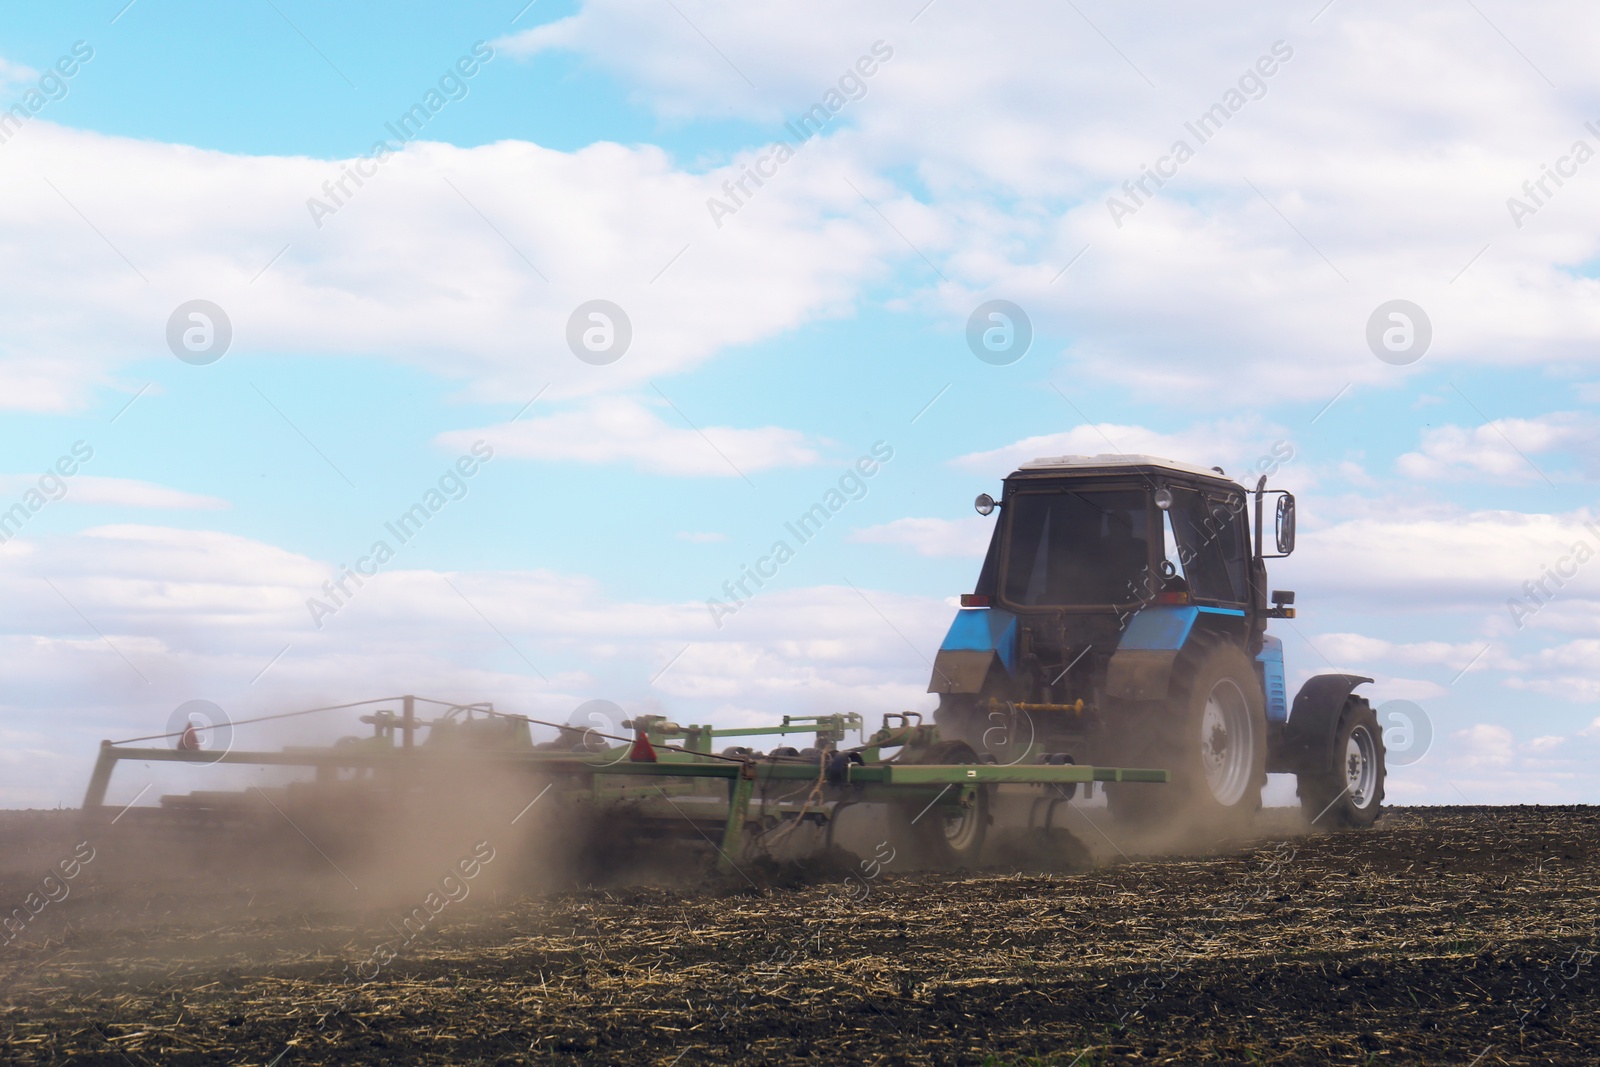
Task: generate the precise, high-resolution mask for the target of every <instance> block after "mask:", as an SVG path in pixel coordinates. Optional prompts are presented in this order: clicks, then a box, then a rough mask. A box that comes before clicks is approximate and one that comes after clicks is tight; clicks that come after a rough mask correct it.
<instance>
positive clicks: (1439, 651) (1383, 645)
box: [1316, 633, 1506, 674]
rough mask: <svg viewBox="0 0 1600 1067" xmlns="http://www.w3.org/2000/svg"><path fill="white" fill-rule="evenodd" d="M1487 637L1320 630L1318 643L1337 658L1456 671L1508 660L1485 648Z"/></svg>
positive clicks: (1345, 660) (1331, 655)
mask: <svg viewBox="0 0 1600 1067" xmlns="http://www.w3.org/2000/svg"><path fill="white" fill-rule="evenodd" d="M1486 644H1489V643H1488V642H1485V641H1478V642H1471V641H1468V642H1464V643H1461V644H1451V643H1449V642H1445V641H1418V642H1412V643H1397V642H1393V641H1385V640H1382V639H1381V638H1376V637H1367V636H1365V635H1363V634H1351V633H1331V634H1319V635H1317V638H1316V646H1317V648H1319V649H1321V650H1322V651H1323V652H1325V653H1326V654H1327V655H1328V656H1329V657H1330V658H1332V659H1333V660H1334V661H1335V662H1344V663H1371V662H1374V661H1382V662H1388V663H1399V664H1405V665H1408V666H1423V667H1439V668H1441V669H1444V670H1448V671H1450V672H1451V673H1452V674H1454V673H1455V672H1457V671H1464V670H1466V669H1467V667H1468V666H1471V665H1485V666H1487V665H1492V664H1494V663H1496V662H1501V663H1504V662H1506V661H1505V659H1504V657H1503V656H1501V657H1497V656H1496V655H1495V653H1494V648H1493V646H1492V645H1490V646H1489V648H1488V650H1487V651H1485V647H1484V646H1485V645H1486Z"/></svg>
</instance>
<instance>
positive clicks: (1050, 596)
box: [928, 455, 1376, 810]
mask: <svg viewBox="0 0 1600 1067" xmlns="http://www.w3.org/2000/svg"><path fill="white" fill-rule="evenodd" d="M1266 481H1267V480H1266V478H1265V477H1262V478H1261V479H1260V480H1259V481H1258V482H1257V484H1256V486H1255V487H1254V489H1246V488H1245V487H1244V486H1242V485H1240V484H1239V483H1238V482H1235V481H1234V480H1232V479H1230V478H1228V477H1227V476H1226V475H1225V474H1224V473H1223V471H1222V470H1221V469H1220V468H1216V467H1212V468H1206V467H1199V466H1194V465H1191V464H1188V463H1181V462H1176V461H1173V460H1168V459H1159V458H1156V457H1153V456H1144V455H1102V456H1059V457H1054V458H1047V459H1038V460H1034V461H1033V462H1032V463H1026V464H1024V465H1023V466H1022V467H1021V468H1019V469H1018V470H1016V471H1014V472H1012V474H1011V475H1010V476H1008V477H1007V478H1006V479H1005V482H1004V486H1003V489H1002V494H1001V498H1000V499H999V500H998V501H997V500H995V499H994V498H993V497H991V496H990V495H989V494H987V493H985V494H983V495H982V496H980V497H978V499H977V502H976V507H977V510H978V512H979V514H982V515H994V516H995V526H994V532H993V534H992V536H991V538H990V542H989V549H988V552H987V554H986V555H985V557H984V562H983V567H982V569H981V570H980V572H979V574H978V580H977V583H976V585H975V587H974V589H973V591H972V592H971V593H968V594H964V595H963V596H962V597H961V610H960V611H959V612H957V615H956V618H955V620H954V621H953V623H952V624H951V627H950V630H949V632H948V633H947V635H946V637H945V640H944V642H943V644H942V645H941V647H940V649H939V652H938V654H937V656H936V657H935V659H934V667H933V674H932V677H931V678H930V680H929V685H928V691H929V692H930V693H937V694H938V695H939V698H940V699H939V707H938V709H937V711H936V712H935V722H936V723H937V724H938V727H939V729H940V732H941V734H942V735H943V736H945V737H946V738H948V739H951V740H958V741H961V742H963V743H965V744H967V745H970V746H971V747H972V749H973V750H974V753H975V755H976V756H977V758H979V759H985V758H988V759H995V760H997V761H1002V762H1012V761H1016V760H1021V759H1038V758H1040V757H1041V756H1043V757H1047V758H1048V757H1051V756H1070V757H1071V758H1073V759H1076V760H1078V761H1080V762H1109V763H1116V762H1119V761H1120V762H1122V763H1124V764H1126V765H1131V766H1164V765H1171V766H1172V768H1173V770H1174V774H1175V780H1176V781H1180V782H1188V783H1190V784H1191V785H1193V786H1194V787H1195V791H1197V792H1198V793H1200V794H1201V795H1202V796H1203V797H1209V799H1210V801H1211V802H1214V803H1215V804H1216V805H1218V806H1221V807H1223V808H1229V809H1233V808H1238V807H1241V806H1246V807H1247V806H1249V805H1250V804H1252V803H1254V802H1255V801H1256V799H1257V798H1259V795H1260V784H1261V782H1262V781H1264V779H1265V773H1266V769H1267V767H1268V765H1269V764H1270V765H1271V769H1273V770H1280V769H1281V770H1295V769H1297V767H1298V762H1299V761H1302V759H1303V758H1310V757H1306V756H1305V753H1306V752H1309V751H1311V750H1312V749H1314V748H1315V749H1318V751H1317V752H1316V757H1317V759H1320V758H1321V756H1322V752H1321V751H1320V747H1321V741H1320V740H1318V739H1316V738H1308V737H1307V736H1302V734H1297V733H1296V732H1295V731H1294V730H1293V729H1291V727H1290V725H1289V718H1290V706H1289V701H1288V692H1287V686H1286V684H1285V677H1284V666H1283V651H1282V645H1281V643H1280V642H1279V641H1278V639H1277V638H1275V637H1272V636H1269V635H1268V633H1267V622H1268V620H1269V619H1274V618H1280V619H1282V618H1293V617H1294V610H1295V609H1294V608H1293V607H1291V606H1290V605H1292V604H1293V603H1294V594H1293V593H1291V592H1287V591H1285V592H1271V591H1269V589H1268V587H1267V572H1266V561H1267V560H1268V559H1274V558H1280V557H1282V556H1287V555H1288V554H1289V553H1290V552H1292V551H1293V549H1294V540H1295V521H1294V516H1295V512H1294V497H1293V496H1292V495H1290V494H1289V493H1287V492H1285V491H1284V490H1280V489H1267V488H1266ZM1268 498H1273V515H1272V516H1271V519H1272V522H1273V526H1274V530H1273V537H1272V539H1271V542H1270V543H1268V542H1267V540H1266V538H1265V536H1264V527H1265V524H1266V520H1267V518H1268V516H1267V515H1266V503H1267V500H1268ZM1269 547H1270V548H1272V549H1275V551H1270V552H1269V551H1268V548H1269ZM1326 678H1337V679H1346V680H1348V685H1345V687H1344V689H1343V691H1342V692H1340V691H1338V690H1339V686H1340V685H1341V684H1344V683H1341V682H1331V683H1330V682H1328V681H1326V680H1325V679H1326ZM1325 679H1314V680H1313V681H1318V682H1319V686H1317V687H1313V688H1314V689H1316V690H1317V694H1318V695H1317V697H1316V699H1317V700H1318V701H1320V704H1319V707H1320V706H1321V705H1326V704H1330V702H1331V704H1332V711H1331V712H1330V711H1327V710H1326V709H1323V710H1319V711H1318V712H1316V713H1315V714H1314V715H1307V716H1306V719H1305V721H1306V722H1308V723H1309V722H1310V720H1311V719H1313V718H1317V717H1319V716H1321V717H1323V718H1326V717H1327V715H1329V714H1332V715H1335V716H1336V717H1337V715H1339V714H1342V712H1343V705H1344V703H1345V701H1346V698H1347V697H1349V691H1350V688H1353V686H1354V685H1356V684H1359V682H1360V681H1361V680H1362V679H1359V678H1357V677H1356V676H1351V675H1337V676H1325ZM1308 685H1309V683H1308ZM1197 687H1198V688H1197ZM1200 689H1204V692H1200V691H1199V690H1200ZM1324 691H1325V692H1324ZM1304 694H1305V691H1304V690H1303V691H1302V695H1304ZM1349 699H1352V700H1359V698H1349ZM1299 706H1300V702H1299V701H1297V703H1296V707H1299ZM1362 706H1363V707H1364V706H1365V702H1364V701H1363V702H1362ZM1367 714H1368V715H1370V711H1369V712H1367ZM1174 724H1175V725H1174ZM1330 729H1334V730H1336V729H1337V722H1335V725H1334V726H1333V727H1331V728H1330ZM1369 733H1370V731H1369ZM1174 735H1181V738H1182V741H1181V743H1169V741H1170V737H1171V736H1174ZM1374 758H1376V757H1374ZM1158 759H1159V760H1162V761H1164V762H1156V760H1158ZM1141 761H1143V762H1141ZM1369 762H1370V760H1369ZM1182 792H1183V791H1182V790H1174V791H1169V794H1168V795H1169V797H1171V798H1176V797H1177V796H1179V795H1180V794H1181V793H1182ZM1375 792H1376V791H1373V790H1368V792H1367V795H1366V797H1365V799H1366V800H1367V801H1368V802H1370V803H1372V804H1375V803H1376V798H1375V796H1374V795H1373V794H1374V793H1375ZM1319 795H1320V792H1319ZM1142 802H1143V801H1141V803H1142ZM1374 810H1375V809H1374Z"/></svg>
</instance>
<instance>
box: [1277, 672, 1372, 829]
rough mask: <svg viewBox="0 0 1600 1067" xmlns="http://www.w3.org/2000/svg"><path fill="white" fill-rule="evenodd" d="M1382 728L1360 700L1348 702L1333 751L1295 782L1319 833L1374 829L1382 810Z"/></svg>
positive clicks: (1365, 703) (1355, 698) (1335, 733)
mask: <svg viewBox="0 0 1600 1067" xmlns="http://www.w3.org/2000/svg"><path fill="white" fill-rule="evenodd" d="M1383 756H1384V749H1383V727H1381V726H1379V725H1378V717H1377V715H1375V714H1374V713H1373V711H1372V705H1370V704H1368V703H1367V702H1366V700H1365V699H1364V698H1362V697H1358V696H1352V697H1351V698H1350V699H1348V700H1346V701H1345V705H1344V712H1343V713H1342V714H1341V715H1340V716H1339V728H1338V729H1337V730H1336V731H1334V735H1333V751H1332V752H1329V753H1324V754H1321V755H1319V756H1317V757H1315V758H1316V759H1317V769H1316V770H1308V771H1301V772H1300V774H1299V775H1298V776H1297V781H1298V783H1299V787H1298V789H1297V792H1298V793H1299V794H1300V808H1301V810H1302V811H1304V812H1305V815H1306V820H1307V821H1308V822H1310V823H1311V825H1312V826H1315V827H1319V828H1324V829H1326V828H1338V827H1353V828H1360V827H1365V826H1371V825H1372V824H1373V823H1375V822H1377V821H1378V814H1379V813H1380V812H1381V811H1382V809H1383V778H1384V766H1383Z"/></svg>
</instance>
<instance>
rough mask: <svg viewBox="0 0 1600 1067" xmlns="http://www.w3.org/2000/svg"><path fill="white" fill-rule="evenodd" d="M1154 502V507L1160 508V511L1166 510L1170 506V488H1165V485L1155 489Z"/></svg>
mask: <svg viewBox="0 0 1600 1067" xmlns="http://www.w3.org/2000/svg"><path fill="white" fill-rule="evenodd" d="M1155 502H1156V507H1158V508H1160V509H1161V510H1162V511H1166V510H1167V509H1168V508H1170V507H1172V490H1171V489H1168V488H1166V487H1165V486H1162V487H1161V488H1160V489H1157V490H1156V491H1155Z"/></svg>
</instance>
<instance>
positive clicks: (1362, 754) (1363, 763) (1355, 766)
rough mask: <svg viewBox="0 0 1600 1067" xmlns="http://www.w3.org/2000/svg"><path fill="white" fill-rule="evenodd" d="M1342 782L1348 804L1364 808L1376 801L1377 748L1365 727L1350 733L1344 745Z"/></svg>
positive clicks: (1357, 728)
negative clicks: (1348, 798) (1347, 796)
mask: <svg viewBox="0 0 1600 1067" xmlns="http://www.w3.org/2000/svg"><path fill="white" fill-rule="evenodd" d="M1344 782H1345V790H1346V791H1347V792H1348V793H1349V794H1350V802H1351V803H1352V804H1354V805H1355V806H1356V807H1358V808H1365V807H1367V806H1368V805H1370V804H1372V803H1374V802H1375V801H1376V799H1377V798H1376V796H1375V795H1374V794H1375V793H1376V792H1377V789H1378V746H1377V742H1376V741H1375V740H1374V739H1373V736H1372V733H1371V731H1369V730H1368V729H1367V728H1366V726H1364V725H1362V726H1357V727H1356V728H1355V729H1353V730H1351V731H1350V737H1349V738H1348V739H1347V740H1346V741H1345V745H1344Z"/></svg>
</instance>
